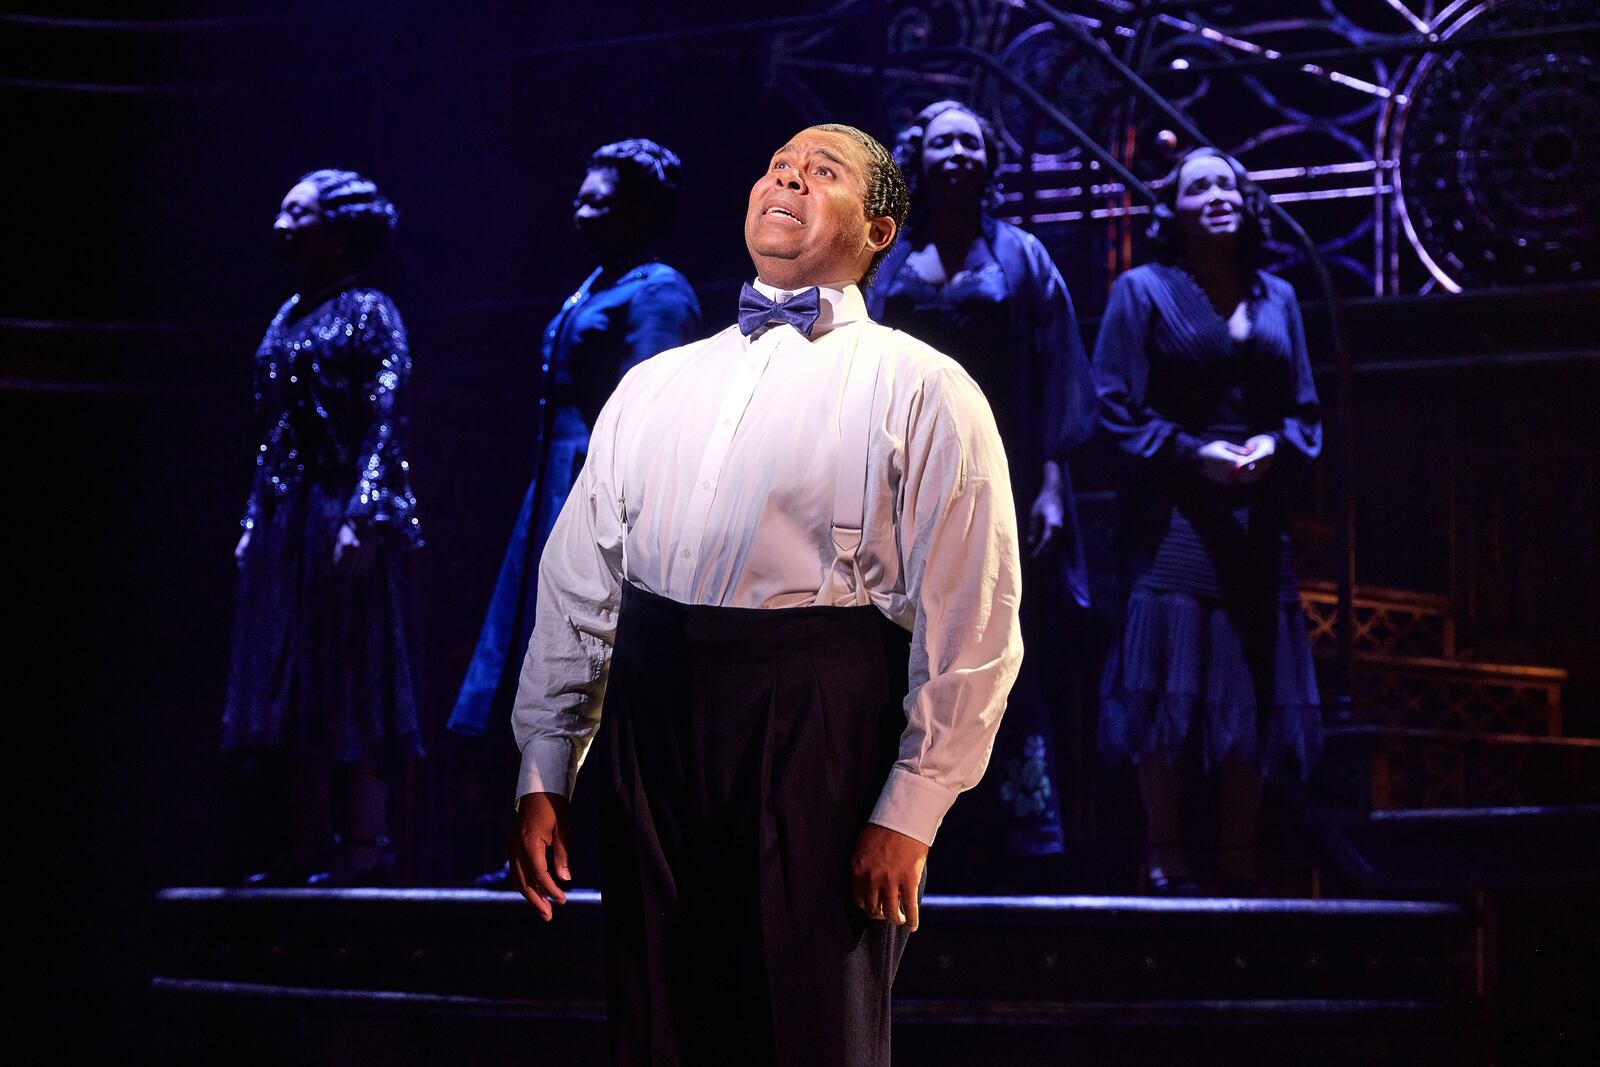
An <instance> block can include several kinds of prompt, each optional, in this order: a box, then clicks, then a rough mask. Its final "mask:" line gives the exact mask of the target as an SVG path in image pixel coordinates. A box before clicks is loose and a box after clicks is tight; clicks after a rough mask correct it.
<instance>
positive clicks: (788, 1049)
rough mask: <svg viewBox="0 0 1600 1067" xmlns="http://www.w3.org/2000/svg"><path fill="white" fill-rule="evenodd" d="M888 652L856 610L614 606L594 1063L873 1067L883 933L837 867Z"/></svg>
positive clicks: (888, 961)
mask: <svg viewBox="0 0 1600 1067" xmlns="http://www.w3.org/2000/svg"><path fill="white" fill-rule="evenodd" d="M908 648H909V635H907V634H906V633H905V631H903V630H901V629H900V628H899V627H897V626H895V625H893V624H892V623H890V622H889V621H888V620H886V619H884V618H883V616H882V615H881V614H880V613H879V612H878V611H877V610H876V609H875V608H872V607H851V608H793V609H777V610H754V609H742V608H714V607H701V606H692V605H684V604H679V603H677V602H675V601H672V600H667V599H665V598H662V597H659V596H656V595H654V594H651V593H648V592H645V591H643V590H640V589H638V588H636V587H633V586H631V585H625V586H624V592H623V597H622V611H621V617H620V620H619V623H618V629H617V638H616V644H615V647H614V650H613V654H612V659H611V673H610V679H609V681H608V684H607V689H606V705H605V725H604V730H605V731H606V732H607V733H609V735H610V736H609V737H608V738H607V739H606V740H607V744H605V745H604V746H602V749H603V751H604V752H605V753H606V756H605V761H606V764H607V772H608V773H607V777H608V778H609V788H608V789H607V790H606V792H607V794H608V796H607V798H606V803H605V815H604V819H603V823H604V830H603V832H604V838H605V842H604V848H605V867H606V890H605V895H604V900H605V921H606V951H607V956H606V963H607V1002H608V1014H609V1029H610V1034H611V1042H612V1058H613V1062H614V1063H615V1064H618V1065H626V1067H634V1065H643V1064H649V1065H651V1067H677V1065H686V1067H695V1065H699V1064H725V1063H738V1064H741V1065H756V1064H778V1065H785V1067H787V1065H800V1064H804V1065H807V1067H828V1065H833V1064H848V1065H862V1067H866V1065H882V1064H887V1063H888V1062H889V987H890V984H891V982H892V981H893V979H894V974H895V970H896V968H897V967H898V966H899V962H900V957H901V954H902V953H903V952H904V950H905V943H906V938H907V936H908V935H907V934H906V933H905V928H904V927H896V926H891V925H889V924H888V923H885V922H882V921H872V920H869V919H867V918H866V916H865V915H864V914H863V913H862V912H861V911H860V910H859V909H858V908H856V907H855V906H854V904H853V903H852V901H851V895H850V885H849V863H850V857H851V853H852V850H853V849H854V846H855V841H856V838H857V835H858V834H859V833H860V832H861V829H862V827H863V826H865V825H866V821H867V817H868V816H869V815H870V814H871V811H872V807H873V804H874V803H875V802H876V800H877V797H878V793H879V791H880V790H881V789H882V788H883V783H884V781H885V780H886V778H887V776H888V773H889V769H890V767H891V765H892V764H893V763H894V760H895V758H896V754H897V749H898V744H899V738H900V734H901V731H902V730H903V729H904V728H905V714H904V711H903V709H902V706H901V702H902V700H903V698H904V696H905V692H906V657H907V651H908Z"/></svg>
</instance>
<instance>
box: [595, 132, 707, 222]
mask: <svg viewBox="0 0 1600 1067" xmlns="http://www.w3.org/2000/svg"><path fill="white" fill-rule="evenodd" d="M606 168H610V169H611V170H614V171H616V172H617V191H618V192H619V193H621V194H622V196H623V197H624V198H625V199H627V200H628V201H629V202H631V203H633V204H635V205H637V206H638V207H639V208H640V209H641V210H640V211H639V215H638V217H639V221H640V223H641V224H642V225H643V226H644V228H645V229H644V232H643V233H642V234H641V235H640V236H641V237H642V238H643V239H645V240H647V241H648V240H654V239H655V238H658V237H661V236H664V235H665V234H666V233H667V231H668V230H670V229H672V223H673V221H674V220H675V219H676V218H677V217H678V182H679V180H680V179H681V178H682V176H683V161H682V160H680V159H679V158H678V155H677V153H675V152H674V151H672V149H670V148H667V147H665V146H664V145H660V144H657V143H656V142H654V141H652V140H650V139H649V138H647V137H631V138H629V139H628V140H626V141H615V142H613V143H612V144H608V145H601V146H600V147H599V148H596V149H595V150H594V154H593V155H591V156H590V157H589V165H588V168H587V169H588V170H604V169H606Z"/></svg>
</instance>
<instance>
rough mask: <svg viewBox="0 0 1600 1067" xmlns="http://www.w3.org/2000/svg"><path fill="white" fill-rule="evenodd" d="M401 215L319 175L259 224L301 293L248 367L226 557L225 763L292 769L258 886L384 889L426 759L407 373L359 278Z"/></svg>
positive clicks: (377, 305)
mask: <svg viewBox="0 0 1600 1067" xmlns="http://www.w3.org/2000/svg"><path fill="white" fill-rule="evenodd" d="M396 218H397V215H396V212H395V209H394V205H393V204H391V203H390V202H389V200H388V199H387V198H385V197H384V196H383V194H382V193H380V192H379V191H378V189H377V186H375V185H374V184H373V183H372V182H371V181H369V180H368V179H366V178H364V177H362V176H361V175H359V174H356V173H354V172H352V171H344V170H317V171H312V172H311V173H310V174H307V175H306V176H305V177H303V178H301V179H300V181H299V182H298V183H296V184H295V186H294V187H293V188H292V189H290V190H289V193H288V195H287V196H286V197H285V198H284V200H283V203H282V205H281V207H280V208H279V211H278V217H277V221H276V223H275V224H274V226H273V234H274V236H275V238H276V239H277V242H278V245H279V248H280V250H281V251H282V253H283V255H284V258H285V260H286V261H287V262H288V263H289V265H290V266H291V268H292V269H294V270H295V271H296V272H297V273H298V274H299V275H300V279H301V282H302V285H301V287H300V291H299V292H298V293H296V294H295V295H294V296H292V297H290V298H289V300H288V301H287V302H286V303H285V304H284V305H283V306H282V307H281V308H280V309H279V310H278V313H277V315H276V316H274V317H273V319H272V323H271V325H269V326H268V327H267V332H266V336H265V337H263V338H262V340H261V345H260V348H259V349H258V350H257V352H256V358H255V402H256V404H255V406H256V417H257V419H258V420H259V422H260V423H261V430H262V436H261V439H260V445H259V447H258V448H257V450H256V460H255V477H254V479H253V480H252V482H251V487H250V497H249V500H248V502H247V504H246V507H245V514H244V518H243V520H242V523H241V524H242V525H243V527H244V531H243V533H242V534H241V535H240V537H239V543H238V545H237V547H236V548H235V550H234V556H235V558H236V560H237V561H238V565H239V584H238V595H237V599H236V603H235V614H234V627H233V650H232V654H231V657H230V670H229V678H228V690H227V697H226V702H225V704H224V708H223V717H222V743H223V747H224V749H226V750H228V751H231V752H236V753H241V754H245V755H247V756H250V757H273V756H278V757H283V756H286V757H287V763H288V768H287V769H288V778H289V787H290V796H289V800H288V804H287V809H288V810H287V811H286V812H284V811H283V810H282V809H283V807H284V806H283V805H278V804H269V805H268V807H269V808H270V809H271V810H273V811H274V812H275V815H276V818H275V821H279V822H287V823H288V825H287V827H285V828H282V829H283V830H284V836H286V838H287V847H286V848H283V849H280V850H278V851H277V853H276V854H275V855H270V854H269V855H262V854H261V853H262V851H263V850H262V849H261V848H260V846H261V845H262V844H263V843H262V842H252V843H251V844H250V845H247V846H246V852H247V853H254V854H255V855H254V856H253V857H252V858H254V859H257V860H261V859H265V860H266V863H265V868H266V869H264V870H262V871H260V872H259V873H257V874H255V875H253V876H251V879H250V881H251V882H252V883H253V884H305V883H307V882H309V883H311V884H329V883H336V882H344V883H360V882H369V881H379V880H382V879H384V878H386V877H388V874H389V868H390V866H391V864H392V855H391V854H390V851H389V847H388V825H387V813H386V798H387V791H388V784H389V780H390V778H391V777H392V775H393V772H394V770H395V768H396V767H397V766H398V764H399V762H400V761H401V760H402V759H403V758H405V757H407V756H412V755H420V754H421V745H420V741H419V738H420V728H419V719H418V715H417V704H416V697H415V694H414V692H413V687H412V673H411V670H412V656H411V648H410V642H411V639H412V634H413V630H414V621H413V618H412V611H411V599H410V597H411V589H410V582H409V579H408V567H407V559H406V557H407V555H408V554H409V553H410V551H411V550H412V549H415V548H417V547H418V546H420V545H421V544H422V531H421V527H420V526H419V524H418V522H417V515H416V510H417V509H416V500H415V499H414V498H413V496H412V493H411V488H410V484H409V477H408V471H409V469H410V468H409V464H408V463H407V461H406V458H405V448H406V435H407V429H408V424H409V415H408V407H407V383H408V380H409V378H410V375H411V357H410V354H409V350H408V346H407V342H406V331H405V327H404V326H403V325H402V324H401V321H400V314H399V312H398V311H396V310H395V306H394V303H393V302H392V301H391V300H390V299H389V298H388V297H387V296H385V295H384V294H383V293H381V292H379V291H378V290H376V289H372V288H368V287H366V286H363V285H361V284H360V282H359V280H358V277H357V276H358V274H359V272H360V271H361V270H362V269H363V268H364V267H366V266H367V264H368V263H369V262H370V261H371V260H372V259H373V258H374V257H375V256H376V255H377V254H378V253H379V252H380V251H382V250H383V249H384V248H385V247H387V245H388V243H389V240H390V236H391V234H392V232H393V230H394V228H395V223H396ZM340 779H342V782H341V781H340ZM284 816H286V818H285V817H284ZM273 836H277V835H276V834H274V835H273ZM266 844H268V845H270V842H267V843H266Z"/></svg>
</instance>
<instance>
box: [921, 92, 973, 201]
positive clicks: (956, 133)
mask: <svg viewBox="0 0 1600 1067" xmlns="http://www.w3.org/2000/svg"><path fill="white" fill-rule="evenodd" d="M922 176H923V178H924V179H925V180H926V182H927V183H928V187H929V188H932V189H939V190H942V191H944V192H947V193H957V194H969V195H974V196H975V195H977V194H979V193H981V192H982V190H983V187H984V185H985V184H986V183H987V181H988V179H989V156H988V154H987V153H986V152H985V151H984V147H983V130H982V129H981V128H980V127H979V126H978V120H977V119H976V118H974V117H973V116H972V115H971V114H970V113H968V112H966V111H963V110H962V109H960V108H951V109H950V110H949V111H945V112H941V113H940V114H938V115H936V116H935V117H934V119H933V121H932V122H930V123H928V127H927V129H925V130H923V131H922Z"/></svg>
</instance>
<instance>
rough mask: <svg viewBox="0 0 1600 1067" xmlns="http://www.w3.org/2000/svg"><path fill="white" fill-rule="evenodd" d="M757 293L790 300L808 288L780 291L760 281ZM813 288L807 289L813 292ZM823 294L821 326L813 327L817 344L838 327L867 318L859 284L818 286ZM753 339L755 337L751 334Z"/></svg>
mask: <svg viewBox="0 0 1600 1067" xmlns="http://www.w3.org/2000/svg"><path fill="white" fill-rule="evenodd" d="M752 284H754V286H755V289H756V292H758V293H760V294H761V295H762V296H764V297H766V298H767V299H768V300H772V301H783V300H788V299H789V298H790V297H792V296H794V295H795V294H796V293H803V292H805V291H806V290H805V289H779V288H777V287H776V286H772V285H768V284H767V283H766V282H764V281H762V280H761V279H760V278H757V279H756V280H755V282H754V283H752ZM809 288H810V286H806V289H809ZM817 292H818V293H819V294H820V295H821V298H822V299H821V305H822V314H820V315H818V316H817V324H816V325H815V326H813V327H812V328H811V339H812V340H813V341H815V340H816V339H817V338H819V337H821V336H822V335H823V334H825V333H827V332H828V331H829V330H831V329H833V328H834V327H835V326H843V325H845V324H846V323H849V322H855V321H857V320H858V319H864V318H867V302H866V301H865V300H864V299H862V297H861V288H860V286H858V285H856V283H855V282H830V283H828V284H827V285H819V286H817ZM751 336H752V338H753V337H754V336H755V335H754V334H752V335H751Z"/></svg>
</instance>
